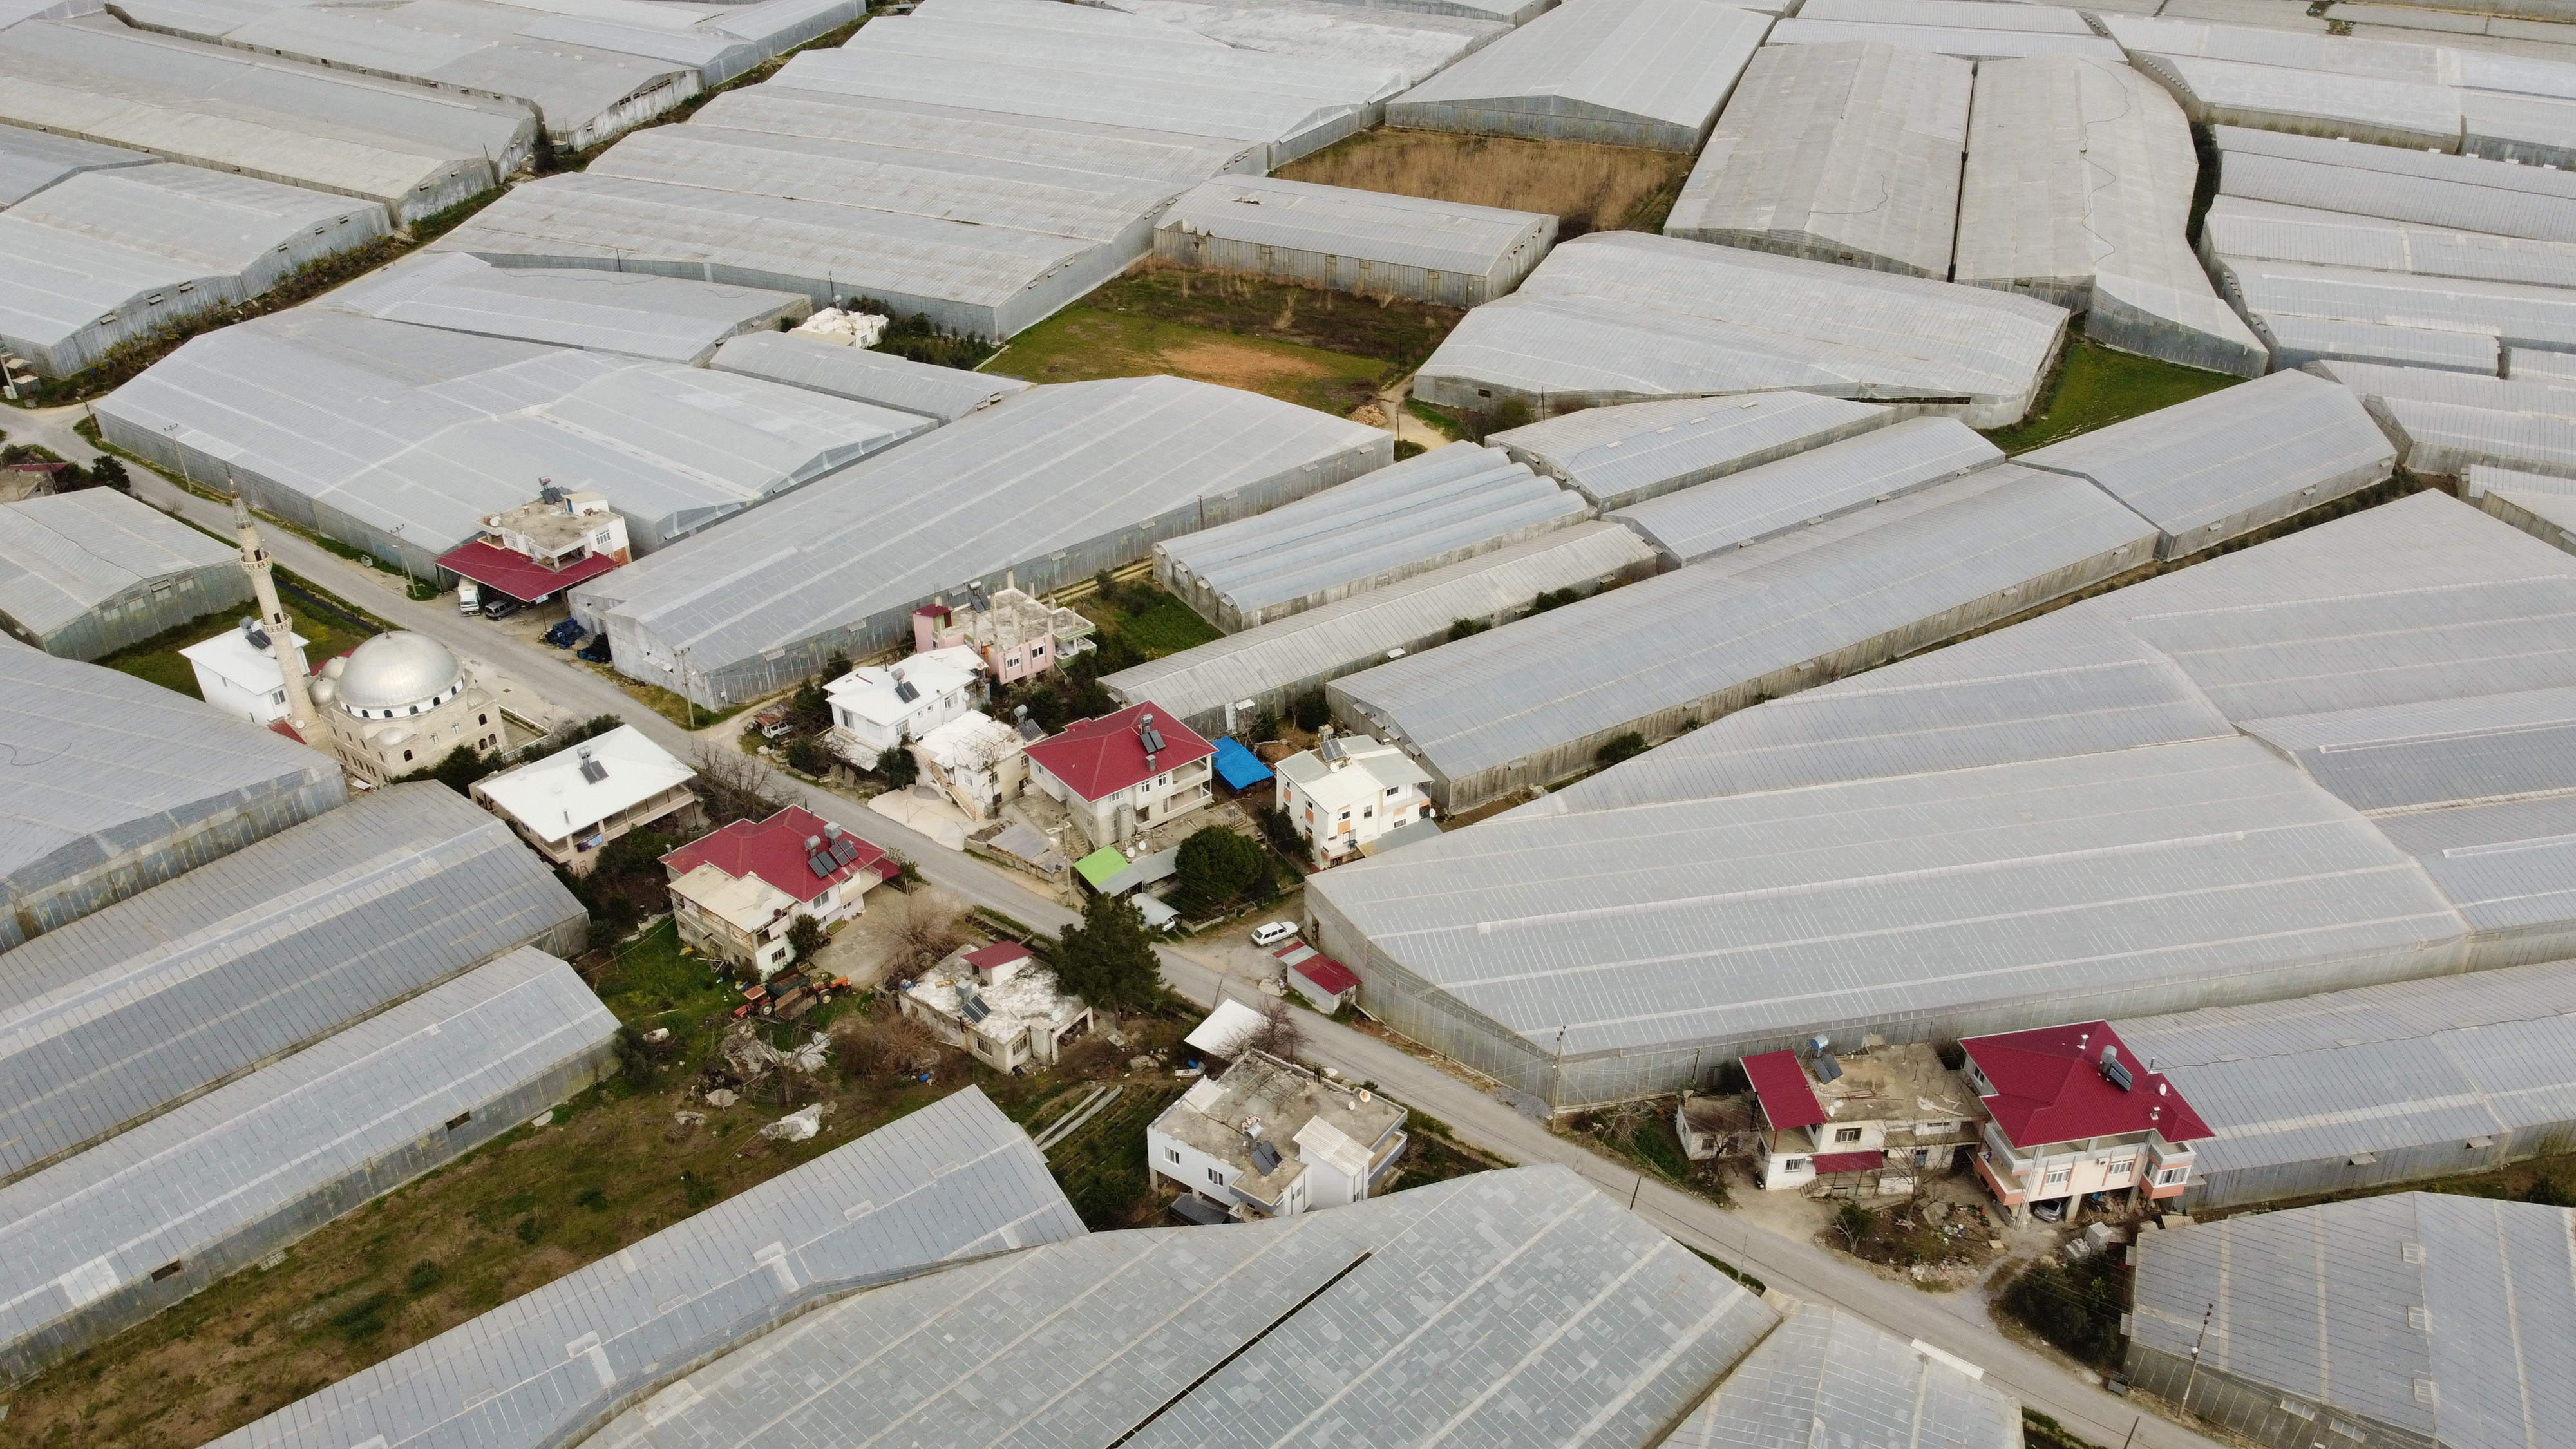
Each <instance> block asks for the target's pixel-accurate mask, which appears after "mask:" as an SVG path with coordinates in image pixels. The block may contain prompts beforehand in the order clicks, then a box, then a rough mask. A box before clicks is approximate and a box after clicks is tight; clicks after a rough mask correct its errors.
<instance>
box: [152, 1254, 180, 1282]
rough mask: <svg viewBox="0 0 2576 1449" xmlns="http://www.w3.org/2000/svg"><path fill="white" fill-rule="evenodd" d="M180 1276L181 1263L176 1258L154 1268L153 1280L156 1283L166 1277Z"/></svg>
mask: <svg viewBox="0 0 2576 1449" xmlns="http://www.w3.org/2000/svg"><path fill="white" fill-rule="evenodd" d="M178 1276H179V1263H178V1260H177V1259H175V1258H174V1259H172V1260H171V1261H169V1262H167V1263H164V1264H162V1265H161V1266H160V1267H158V1268H155V1269H153V1270H152V1281H153V1282H155V1283H158V1282H160V1281H161V1280H162V1279H164V1278H176V1277H178Z"/></svg>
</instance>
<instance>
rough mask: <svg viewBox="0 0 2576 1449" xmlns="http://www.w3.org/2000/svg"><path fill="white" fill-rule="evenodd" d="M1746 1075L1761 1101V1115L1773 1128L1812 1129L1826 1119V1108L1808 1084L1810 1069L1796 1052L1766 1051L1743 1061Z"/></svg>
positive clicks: (1754, 1092)
mask: <svg viewBox="0 0 2576 1449" xmlns="http://www.w3.org/2000/svg"><path fill="white" fill-rule="evenodd" d="M1744 1075H1745V1076H1746V1077H1747V1078H1749V1079H1751V1081H1752V1083H1753V1095H1754V1096H1756V1097H1759V1098H1761V1099H1762V1115H1763V1116H1765V1117H1767V1118H1769V1119H1770V1121H1771V1125H1772V1126H1774V1127H1782V1128H1787V1127H1813V1126H1815V1125H1817V1124H1818V1123H1820V1122H1822V1121H1824V1120H1825V1109H1824V1105H1823V1104H1822V1103H1820V1102H1818V1101H1817V1100H1816V1089H1815V1088H1814V1087H1812V1086H1810V1085H1808V1083H1807V1069H1806V1068H1805V1067H1802V1066H1800V1065H1798V1054H1797V1053H1796V1052H1764V1053H1762V1054H1761V1055H1760V1056H1753V1057H1746V1058H1745V1059H1744Z"/></svg>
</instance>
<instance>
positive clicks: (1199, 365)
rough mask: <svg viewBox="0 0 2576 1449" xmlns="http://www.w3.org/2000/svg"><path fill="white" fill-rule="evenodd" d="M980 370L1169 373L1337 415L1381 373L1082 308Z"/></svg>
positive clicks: (1076, 378) (1364, 364)
mask: <svg viewBox="0 0 2576 1449" xmlns="http://www.w3.org/2000/svg"><path fill="white" fill-rule="evenodd" d="M1345 300H1346V301H1355V299H1345ZM984 370H985V371H987V372H997V373H1000V374H1002V375H1004V376H1006V377H1020V378H1026V379H1028V380H1029V381H1031V382H1086V381H1089V380H1091V379H1093V378H1103V377H1151V376H1153V375H1155V374H1157V373H1169V374H1171V375H1172V376H1174V377H1187V378H1195V379H1197V380H1198V381H1200V382H1212V383H1215V384H1217V385H1218V386H1220V387H1232V388H1240V389H1242V390H1243V391H1245V392H1257V393H1260V394H1262V395H1263V396H1265V397H1275V398H1277V399H1279V400H1280V401H1282V402H1292V403H1296V404H1299V405H1300V406H1303V407H1310V408H1313V409H1315V410H1316V411H1318V412H1326V413H1331V414H1333V415H1334V416H1335V417H1340V416H1342V415H1344V414H1346V413H1349V412H1351V411H1352V410H1353V409H1355V408H1358V407H1359V406H1361V405H1362V404H1364V403H1366V402H1368V401H1369V400H1370V399H1371V398H1373V397H1375V396H1376V395H1377V390H1378V387H1379V385H1380V384H1381V383H1382V382H1383V381H1385V379H1386V377H1387V374H1388V370H1389V369H1388V364H1387V363H1385V362H1383V361H1381V360H1379V359H1376V358H1370V357H1354V356H1351V355H1350V354H1348V353H1341V352H1328V351H1325V350H1324V349H1322V348H1319V347H1306V346H1301V345H1299V344H1297V343H1293V342H1280V341H1276V340H1273V339H1271V338H1267V337H1246V336H1240V335H1237V334H1234V333H1230V332H1221V331H1217V330H1215V329H1213V328H1208V327H1200V326H1192V325H1190V324H1188V323H1183V322H1167V321H1163V320H1161V319H1159V318H1154V317H1146V316H1141V315H1138V314H1136V313H1132V312H1107V311H1102V310H1100V309H1099V308H1098V307H1094V306H1089V305H1086V306H1081V307H1068V308H1066V309H1065V310H1063V311H1061V312H1058V313H1057V314H1055V315H1054V316H1052V317H1050V318H1048V319H1047V320H1045V321H1044V322H1041V323H1039V324H1038V325H1037V326H1035V327H1032V328H1030V329H1029V330H1027V331H1026V332H1023V333H1021V334H1019V335H1018V336H1016V337H1014V338H1012V339H1011V343H1010V345H1009V346H1008V347H1005V348H1003V349H1002V351H1001V353H1000V355H998V356H996V357H995V358H994V359H993V360H992V361H991V362H989V363H987V364H985V369H984Z"/></svg>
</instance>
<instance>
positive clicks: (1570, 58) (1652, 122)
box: [1387, 0, 1771, 151]
mask: <svg viewBox="0 0 2576 1449" xmlns="http://www.w3.org/2000/svg"><path fill="white" fill-rule="evenodd" d="M1770 28H1771V17H1770V16H1768V15H1764V14H1762V13H1760V12H1759V11H1755V10H1739V9H1736V8H1735V7H1733V6H1728V5H1718V4H1712V3H1709V0H1566V3H1564V4H1560V5H1558V6H1557V7H1556V8H1555V9H1553V10H1550V11H1548V12H1546V13H1545V14H1543V15H1540V16H1539V17H1538V18H1536V19H1534V20H1531V21H1529V22H1528V23H1527V24H1525V25H1523V26H1521V27H1520V28H1519V29H1518V30H1515V31H1513V32H1512V33H1511V34H1509V35H1506V36H1504V37H1502V38H1501V39H1499V40H1496V41H1495V42H1494V43H1493V44H1491V45H1488V46H1486V47H1485V48H1483V49H1482V50H1479V51H1476V52H1475V53H1473V54H1471V55H1469V56H1468V57H1467V58H1465V59H1464V60H1461V61H1459V62H1458V63H1457V64H1455V65H1453V66H1451V67H1449V68H1448V69H1447V70H1445V71H1442V72H1441V73H1440V74H1438V75H1435V76H1433V77H1432V78H1431V79H1429V80H1427V81H1424V82H1423V83H1422V84H1420V85H1418V86H1415V87H1414V88H1413V89H1411V90H1409V91H1406V92H1405V93H1404V94H1403V95H1401V96H1399V97H1397V98H1396V99H1395V100H1394V101H1393V102H1391V103H1390V104H1389V105H1388V107H1387V119H1388V121H1389V122H1390V123H1391V124H1394V125H1399V126H1402V125H1417V124H1429V125H1433V126H1437V127H1438V128H1440V129H1444V130H1472V131H1487V130H1514V131H1518V130H1521V129H1524V126H1523V125H1519V124H1514V123H1513V122H1511V121H1510V120H1508V119H1507V118H1509V117H1511V116H1514V115H1516V114H1517V115H1525V116H1528V117H1529V118H1530V119H1529V121H1528V122H1527V123H1526V125H1527V126H1535V127H1539V128H1541V129H1540V131H1539V132H1538V133H1539V134H1545V131H1544V127H1545V125H1546V122H1545V120H1543V119H1541V118H1547V117H1560V116H1561V117H1573V118H1580V119H1582V120H1587V121H1608V122H1612V123H1614V124H1629V125H1637V126H1640V127H1642V128H1643V130H1644V133H1645V134H1647V135H1651V136H1653V137H1654V138H1655V141H1654V144H1659V145H1662V146H1663V147H1664V148H1665V149H1668V150H1675V151H1689V150H1693V149H1696V147H1697V143H1698V142H1699V140H1700V138H1702V137H1704V136H1706V135H1707V134H1708V128H1709V124H1710V123H1711V122H1712V121H1714V120H1716V119H1717V112H1718V108H1719V107H1720V106H1723V105H1724V104H1725V103H1726V97H1727V93H1728V92H1729V91H1731V90H1733V89H1734V88H1735V82H1736V78H1737V77H1738V76H1740V75H1742V74H1743V73H1744V67H1745V63H1746V62H1747V61H1750V60H1751V59H1752V58H1753V53H1754V51H1755V50H1756V49H1757V48H1758V47H1759V46H1760V45H1761V44H1762V37H1763V34H1764V33H1765V32H1766V31H1768V30H1769V29H1770ZM1642 143H1643V138H1642V137H1641V138H1640V139H1639V140H1637V141H1632V142H1631V144H1642Z"/></svg>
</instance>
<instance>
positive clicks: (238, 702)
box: [179, 621, 313, 724]
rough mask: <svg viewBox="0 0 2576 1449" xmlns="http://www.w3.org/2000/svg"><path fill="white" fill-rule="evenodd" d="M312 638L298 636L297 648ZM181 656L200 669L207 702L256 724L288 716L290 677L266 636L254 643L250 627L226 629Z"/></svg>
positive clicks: (199, 680) (200, 688)
mask: <svg viewBox="0 0 2576 1449" xmlns="http://www.w3.org/2000/svg"><path fill="white" fill-rule="evenodd" d="M253 626H254V627H256V621H254V625H253ZM312 642H313V641H312V640H310V639H307V638H305V637H303V636H302V635H300V634H299V635H297V636H296V639H295V647H296V648H297V649H299V650H300V649H302V648H304V646H306V645H308V644H310V643H312ZM179 657H180V658H182V659H185V660H187V661H188V665H189V667H190V668H192V669H194V670H196V671H197V697H198V698H200V699H202V700H204V701H205V702H206V703H208V704H211V705H213V706H214V707H215V708H217V709H219V710H222V711H223V712H224V713H226V714H229V715H238V716H240V717H241V718H243V719H246V720H249V721H250V722H251V723H253V724H274V723H276V722H277V721H279V720H282V719H284V718H286V713H287V707H286V676H285V675H283V674H281V673H279V672H278V668H277V656H276V655H274V654H272V653H270V652H269V645H268V636H267V635H266V634H262V635H260V636H259V642H257V643H253V642H252V641H251V629H249V628H241V629H227V630H225V631H224V632H222V633H220V634H218V635H216V636H215V637H213V638H212V639H200V640H198V641H197V642H196V643H194V644H191V645H189V646H188V647H187V648H185V649H182V650H180V651H179Z"/></svg>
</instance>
